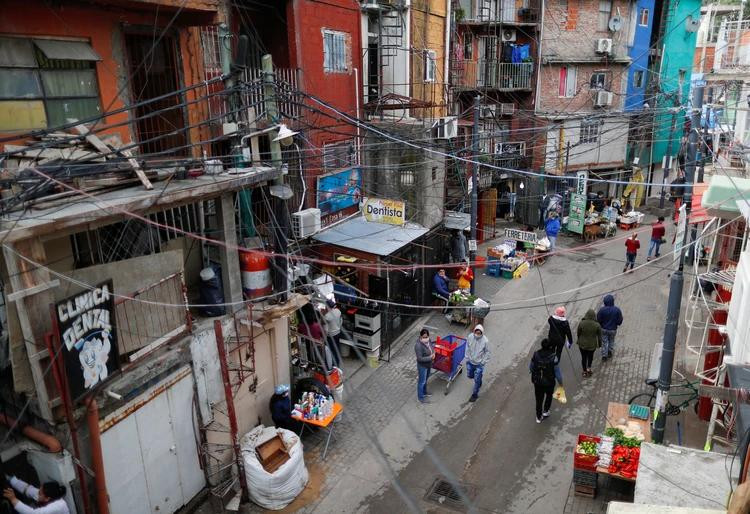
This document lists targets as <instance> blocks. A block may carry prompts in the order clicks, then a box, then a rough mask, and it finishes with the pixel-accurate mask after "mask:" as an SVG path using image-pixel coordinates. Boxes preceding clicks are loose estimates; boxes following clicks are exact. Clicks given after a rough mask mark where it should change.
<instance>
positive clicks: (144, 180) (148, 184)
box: [119, 150, 154, 189]
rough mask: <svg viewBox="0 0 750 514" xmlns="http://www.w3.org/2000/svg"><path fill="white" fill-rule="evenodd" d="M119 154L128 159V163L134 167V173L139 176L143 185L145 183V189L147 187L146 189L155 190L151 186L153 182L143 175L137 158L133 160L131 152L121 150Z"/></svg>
mask: <svg viewBox="0 0 750 514" xmlns="http://www.w3.org/2000/svg"><path fill="white" fill-rule="evenodd" d="M119 153H121V154H122V155H124V156H125V158H127V160H128V162H129V163H130V165H131V166H132V167H133V171H135V174H136V175H138V178H139V179H140V181H141V183H143V187H145V188H146V189H153V188H154V186H153V184H151V181H150V180H149V179H148V177H146V174H145V173H143V170H142V169H141V165H140V164H138V161H137V160H135V158H133V154H132V153H131V152H130V150H119Z"/></svg>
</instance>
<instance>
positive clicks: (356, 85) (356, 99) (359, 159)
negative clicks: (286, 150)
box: [297, 68, 362, 210]
mask: <svg viewBox="0 0 750 514" xmlns="http://www.w3.org/2000/svg"><path fill="white" fill-rule="evenodd" d="M354 108H355V109H356V110H355V111H354V112H355V113H356V114H355V115H354V117H355V118H359V119H361V118H360V116H359V68H354ZM359 125H360V124H359V123H357V164H362V153H361V152H362V139H361V135H360V126H359ZM297 151H298V152H299V147H297ZM301 165H302V161H300V167H301ZM303 183H304V180H303ZM303 198H304V197H303ZM300 210H302V207H301V206H300Z"/></svg>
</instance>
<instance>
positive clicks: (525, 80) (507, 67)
mask: <svg viewBox="0 0 750 514" xmlns="http://www.w3.org/2000/svg"><path fill="white" fill-rule="evenodd" d="M453 72H454V79H455V80H454V81H453V84H454V85H455V86H458V87H463V88H487V89H497V90H501V91H513V90H519V89H531V77H532V75H533V74H534V63H533V62H522V63H510V62H499V61H497V60H486V59H481V60H478V61H467V60H463V61H457V62H455V63H454V65H453Z"/></svg>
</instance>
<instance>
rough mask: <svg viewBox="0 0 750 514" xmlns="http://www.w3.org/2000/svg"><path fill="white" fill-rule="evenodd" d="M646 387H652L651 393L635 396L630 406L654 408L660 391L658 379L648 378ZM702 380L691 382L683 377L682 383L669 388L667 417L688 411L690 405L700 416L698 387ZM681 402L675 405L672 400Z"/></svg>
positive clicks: (629, 402)
mask: <svg viewBox="0 0 750 514" xmlns="http://www.w3.org/2000/svg"><path fill="white" fill-rule="evenodd" d="M645 382H646V385H647V386H649V387H651V392H648V393H638V394H637V395H635V396H633V397H632V398H631V399H630V400H629V401H628V405H643V406H644V407H648V408H649V410H650V409H653V408H654V404H655V403H656V393H657V391H658V387H657V384H658V382H659V380H658V379H656V378H647V379H646V380H645ZM699 384H700V380H696V381H695V382H690V381H689V380H687V379H685V378H684V377H683V382H682V383H677V384H674V385H672V386H671V387H670V388H669V398H668V400H667V409H666V412H667V416H677V415H678V414H680V413H681V412H682V411H684V410H685V409H687V408H688V407H689V406H690V404H692V405H693V410H694V411H695V413H696V414H698V385H699ZM674 399H678V400H681V401H680V402H679V403H673V401H672V400H674Z"/></svg>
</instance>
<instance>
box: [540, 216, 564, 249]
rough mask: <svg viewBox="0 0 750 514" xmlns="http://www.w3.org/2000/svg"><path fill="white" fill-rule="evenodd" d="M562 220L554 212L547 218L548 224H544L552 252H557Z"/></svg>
mask: <svg viewBox="0 0 750 514" xmlns="http://www.w3.org/2000/svg"><path fill="white" fill-rule="evenodd" d="M560 227H561V224H560V218H559V217H558V215H557V213H556V212H555V211H552V212H551V213H550V214H549V218H547V223H545V224H544V232H545V233H546V234H547V239H549V249H550V251H551V252H554V251H555V247H556V246H557V234H559V233H560Z"/></svg>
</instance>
